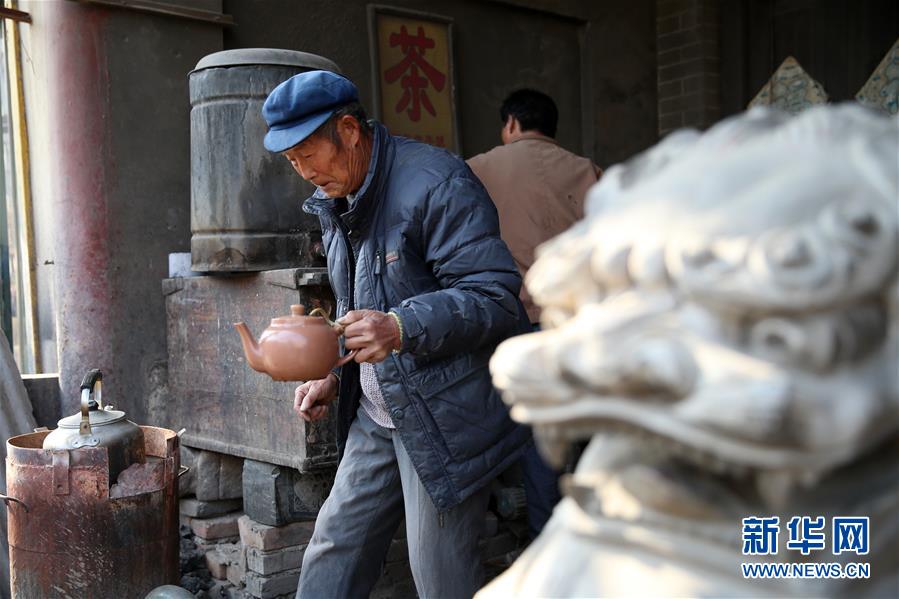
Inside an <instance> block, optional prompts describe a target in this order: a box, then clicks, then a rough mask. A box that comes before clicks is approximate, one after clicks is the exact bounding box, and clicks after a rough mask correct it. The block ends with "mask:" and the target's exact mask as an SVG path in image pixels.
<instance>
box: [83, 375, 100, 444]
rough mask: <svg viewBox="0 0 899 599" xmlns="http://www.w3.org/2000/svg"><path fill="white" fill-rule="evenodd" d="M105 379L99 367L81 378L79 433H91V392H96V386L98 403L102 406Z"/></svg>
mask: <svg viewBox="0 0 899 599" xmlns="http://www.w3.org/2000/svg"><path fill="white" fill-rule="evenodd" d="M102 381H103V373H102V372H100V370H98V369H97V368H93V369H91V370H90V371H89V372H88V373H87V374H86V375H84V378H83V379H82V380H81V424H80V425H79V426H78V434H81V435H90V434H91V420H90V409H91V405H90V398H91V394H93V392H94V387H96V389H97V391H96V396H97V402H98V405H99V406H100V407H101V408H102V406H103V404H102V403H100V401H101V399H100V398H101V393H102V391H101V387H102Z"/></svg>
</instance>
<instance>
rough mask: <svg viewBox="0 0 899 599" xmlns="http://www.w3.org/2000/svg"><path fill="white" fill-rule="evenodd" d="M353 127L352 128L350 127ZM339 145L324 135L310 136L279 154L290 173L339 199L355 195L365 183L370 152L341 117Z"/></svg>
mask: <svg viewBox="0 0 899 599" xmlns="http://www.w3.org/2000/svg"><path fill="white" fill-rule="evenodd" d="M354 125H355V126H354ZM337 135H338V136H339V137H340V140H341V143H340V144H335V143H334V142H333V141H331V139H330V138H329V137H328V136H327V135H321V134H319V133H313V134H312V135H310V136H309V137H307V138H306V139H304V140H303V141H302V142H300V143H299V144H297V145H295V146H294V147H292V148H290V149H289V150H286V151H285V152H283V156H284V157H285V158H287V159H288V160H289V161H290V164H291V165H292V166H293V168H294V170H295V171H296V172H297V173H299V175H300V176H301V177H303V179H305V180H307V181H309V182H310V183H312V184H313V185H315V186H316V187H318V188H319V189H321V190H322V191H323V192H324V193H325V195H327V196H328V197H329V198H342V197H346V196H347V195H348V194H351V193H355V192H356V191H358V190H359V188H360V187H361V186H362V183H363V181H365V175H366V173H367V171H368V160H369V158H370V148H368V150H367V148H366V144H364V143H361V142H362V137H361V131H360V130H359V125H358V123H356V122H355V120H353V119H352V118H351V117H343V118H342V119H341V120H340V121H339V122H338V123H337Z"/></svg>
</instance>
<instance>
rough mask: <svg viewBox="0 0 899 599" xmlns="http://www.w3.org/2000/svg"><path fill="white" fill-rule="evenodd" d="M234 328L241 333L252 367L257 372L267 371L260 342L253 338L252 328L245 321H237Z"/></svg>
mask: <svg viewBox="0 0 899 599" xmlns="http://www.w3.org/2000/svg"><path fill="white" fill-rule="evenodd" d="M234 328H235V329H237V332H238V333H239V334H240V342H241V343H242V344H243V353H244V355H245V356H246V357H247V363H248V364H249V365H250V368H252V369H253V370H255V371H257V372H265V361H264V360H263V359H262V351H261V350H260V349H259V344H258V343H256V340H255V339H254V338H253V335H252V333H250V329H249V328H248V327H247V325H246V324H245V323H242V322H235V323H234Z"/></svg>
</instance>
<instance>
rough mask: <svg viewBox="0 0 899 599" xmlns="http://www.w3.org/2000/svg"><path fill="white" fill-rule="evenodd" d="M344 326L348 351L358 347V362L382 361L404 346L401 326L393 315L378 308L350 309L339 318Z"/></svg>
mask: <svg viewBox="0 0 899 599" xmlns="http://www.w3.org/2000/svg"><path fill="white" fill-rule="evenodd" d="M337 322H339V323H340V324H342V325H343V326H344V327H346V328H345V329H344V336H345V338H346V343H345V345H346V348H347V351H349V350H353V349H357V350H359V351H358V353H356V358H355V360H356V362H359V363H362V362H371V363H372V364H374V363H376V362H381V361H383V360H384V358H386V357H387V355H388V354H389V353H390V352H392V351H393V350H394V349H400V347H402V342H403V341H402V339H400V328H399V326H397V324H396V320H395V319H394V318H393V316H391V315H389V314H386V313H384V312H378V311H377V310H350V311H349V312H347V313H346V315H345V316H344V317H343V318H341V319H340V320H338V321H337Z"/></svg>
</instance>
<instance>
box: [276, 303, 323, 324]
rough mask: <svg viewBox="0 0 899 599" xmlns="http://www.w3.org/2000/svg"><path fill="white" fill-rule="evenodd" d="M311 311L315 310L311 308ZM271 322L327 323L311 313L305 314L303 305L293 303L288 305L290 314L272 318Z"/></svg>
mask: <svg viewBox="0 0 899 599" xmlns="http://www.w3.org/2000/svg"><path fill="white" fill-rule="evenodd" d="M313 312H315V310H313ZM272 324H273V325H275V326H285V325H292V326H296V325H304V324H327V321H326V320H323V319H321V318H318V317H314V316H312V315H309V316H306V307H305V306H303V305H300V304H293V305H292V306H290V315H288V316H279V317H277V318H272Z"/></svg>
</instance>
